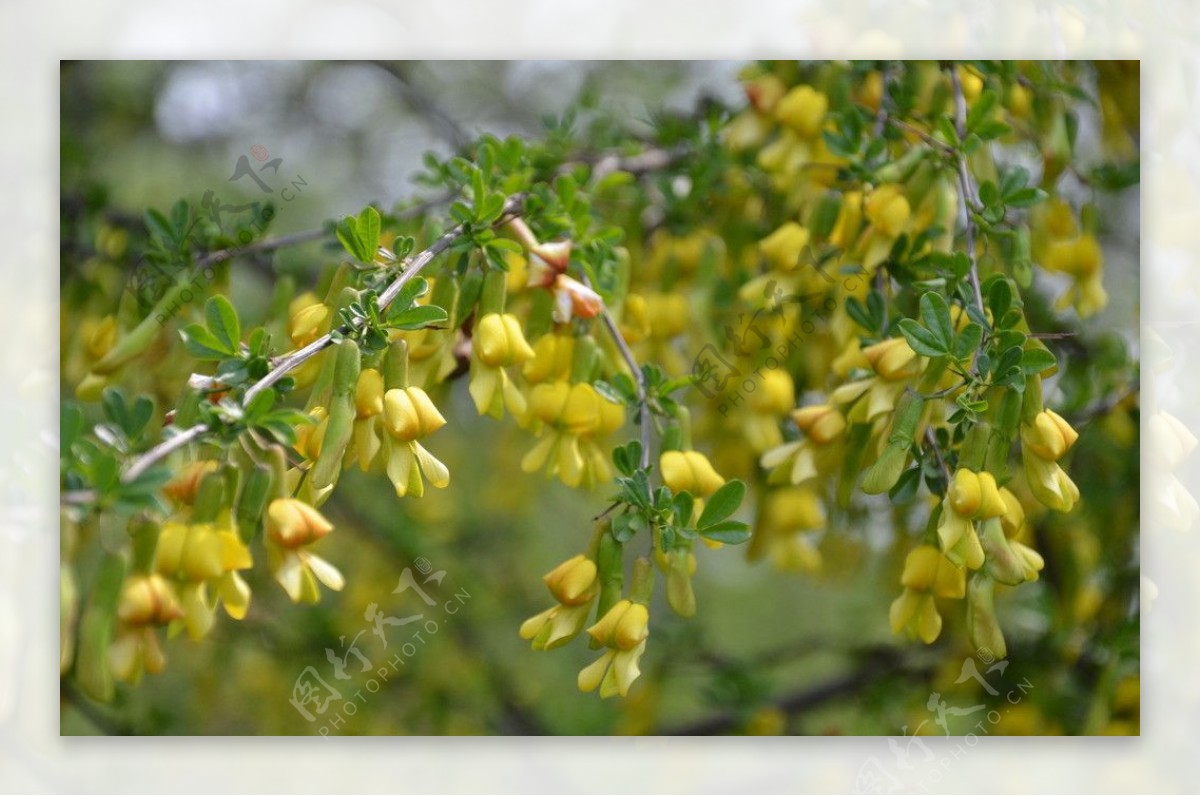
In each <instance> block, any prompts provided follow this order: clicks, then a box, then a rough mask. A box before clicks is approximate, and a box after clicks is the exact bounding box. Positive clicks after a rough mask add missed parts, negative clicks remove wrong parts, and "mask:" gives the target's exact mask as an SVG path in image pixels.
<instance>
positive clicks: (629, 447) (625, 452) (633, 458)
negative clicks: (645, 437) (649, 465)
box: [612, 439, 642, 475]
mask: <svg viewBox="0 0 1200 796" xmlns="http://www.w3.org/2000/svg"><path fill="white" fill-rule="evenodd" d="M641 457H642V443H641V442H639V441H638V440H636V439H635V440H633V441H631V442H627V443H626V444H624V445H618V446H617V447H616V448H614V449H613V453H612V458H613V464H615V465H616V467H617V470H618V471H619V472H620V473H621V474H622V475H633V473H634V471H636V470H637V469H638V464H639V463H640V461H641Z"/></svg>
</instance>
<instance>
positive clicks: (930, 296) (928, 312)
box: [920, 292, 954, 351]
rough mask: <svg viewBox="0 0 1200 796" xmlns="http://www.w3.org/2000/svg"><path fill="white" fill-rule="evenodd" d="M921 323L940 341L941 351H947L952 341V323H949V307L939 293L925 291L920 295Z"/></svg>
mask: <svg viewBox="0 0 1200 796" xmlns="http://www.w3.org/2000/svg"><path fill="white" fill-rule="evenodd" d="M920 304H921V323H922V325H924V326H925V328H926V329H928V330H929V331H931V332H933V334H934V337H936V338H937V340H938V342H939V343H941V349H942V351H949V350H950V346H951V345H953V343H954V325H953V324H952V323H950V308H949V307H947V306H946V300H945V299H944V298H942V295H941V294H940V293H933V292H929V293H925V294H924V295H922V296H921V302H920Z"/></svg>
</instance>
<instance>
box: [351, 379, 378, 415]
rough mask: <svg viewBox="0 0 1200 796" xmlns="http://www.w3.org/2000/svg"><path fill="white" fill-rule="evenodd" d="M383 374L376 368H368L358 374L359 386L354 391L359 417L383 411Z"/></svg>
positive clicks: (355, 405) (355, 406)
mask: <svg viewBox="0 0 1200 796" xmlns="http://www.w3.org/2000/svg"><path fill="white" fill-rule="evenodd" d="M383 386H384V385H383V375H382V374H380V372H379V371H378V370H375V369H374V368H366V369H365V370H363V371H361V372H360V373H359V374H358V386H357V387H356V388H355V392H354V408H355V410H356V411H357V413H358V417H360V418H366V417H374V416H375V415H378V414H380V413H382V412H383V393H384V389H383Z"/></svg>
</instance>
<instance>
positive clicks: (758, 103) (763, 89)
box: [745, 73, 787, 113]
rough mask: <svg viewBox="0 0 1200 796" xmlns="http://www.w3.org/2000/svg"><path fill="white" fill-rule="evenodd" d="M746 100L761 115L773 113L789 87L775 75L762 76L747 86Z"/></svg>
mask: <svg viewBox="0 0 1200 796" xmlns="http://www.w3.org/2000/svg"><path fill="white" fill-rule="evenodd" d="M745 91H746V99H748V100H750V104H751V105H753V106H754V110H756V111H758V112H759V113H773V112H774V111H775V108H776V106H777V105H778V104H779V100H781V99H782V98H783V95H784V94H785V93H786V92H787V85H785V84H784V82H783V80H782V79H781V78H780V77H779V76H778V75H775V74H771V73H767V74H765V75H760V76H758V77H756V78H754V79H753V80H751V81H750V82H748V83H746V85H745Z"/></svg>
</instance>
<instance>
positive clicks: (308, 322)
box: [288, 304, 331, 346]
mask: <svg viewBox="0 0 1200 796" xmlns="http://www.w3.org/2000/svg"><path fill="white" fill-rule="evenodd" d="M330 318H331V313H330V311H329V307H326V306H325V305H324V304H310V305H308V306H307V307H304V308H303V309H300V310H298V311H297V312H296V313H294V314H293V315H292V316H291V319H290V321H289V322H288V336H289V337H291V338H292V342H293V343H295V344H296V345H297V346H306V345H308V344H309V343H311V342H312V341H314V340H316V339H317V338H318V337H320V336H321V335H323V334H324V333H325V332H326V331H328V329H329V321H330Z"/></svg>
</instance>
